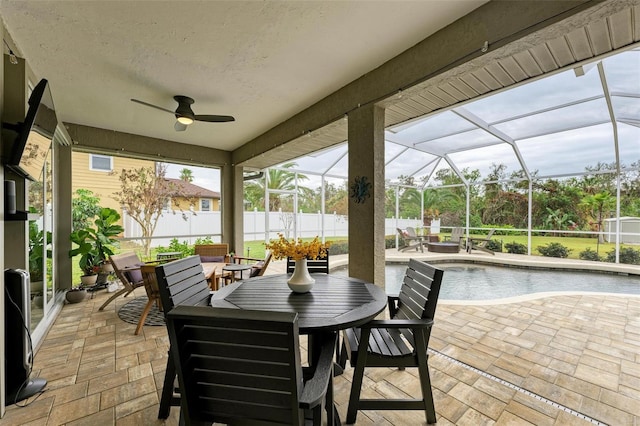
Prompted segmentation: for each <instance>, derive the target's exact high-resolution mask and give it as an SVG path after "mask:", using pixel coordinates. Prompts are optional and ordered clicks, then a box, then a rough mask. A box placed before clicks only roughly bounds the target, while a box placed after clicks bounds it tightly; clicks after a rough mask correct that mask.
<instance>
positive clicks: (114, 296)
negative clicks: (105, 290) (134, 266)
mask: <svg viewBox="0 0 640 426" xmlns="http://www.w3.org/2000/svg"><path fill="white" fill-rule="evenodd" d="M126 292H127V289H126V288H123V289H122V290H118V291H116V292H115V293H113V296H111V297H110V298H108V299H107V301H106V302H104V303H103V304H102V306H100V308H98V310H99V311H102V310H103V309H104V308H105V307H106V306H107V305H108V304H109V303H111V302H113V301H114V300H115V299H117V298H118V297H120V295H122V294H124V293H126Z"/></svg>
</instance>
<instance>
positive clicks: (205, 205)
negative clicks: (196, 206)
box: [200, 198, 211, 212]
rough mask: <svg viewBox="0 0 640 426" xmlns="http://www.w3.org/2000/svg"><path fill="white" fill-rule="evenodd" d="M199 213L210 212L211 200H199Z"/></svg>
mask: <svg viewBox="0 0 640 426" xmlns="http://www.w3.org/2000/svg"><path fill="white" fill-rule="evenodd" d="M200 211H203V212H210V211H211V198H201V199H200Z"/></svg>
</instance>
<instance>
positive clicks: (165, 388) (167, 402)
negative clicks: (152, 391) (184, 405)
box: [158, 351, 176, 419]
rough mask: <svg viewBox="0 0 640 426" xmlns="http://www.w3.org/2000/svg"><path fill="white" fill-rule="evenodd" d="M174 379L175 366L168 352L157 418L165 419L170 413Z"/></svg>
mask: <svg viewBox="0 0 640 426" xmlns="http://www.w3.org/2000/svg"><path fill="white" fill-rule="evenodd" d="M175 378H176V366H175V364H174V363H173V356H171V351H169V357H168V358H167V369H166V370H165V371H164V383H163V384H162V395H161V396H160V408H159V409H158V418H159V419H166V418H168V417H169V412H170V411H171V399H172V398H173V381H174V380H175Z"/></svg>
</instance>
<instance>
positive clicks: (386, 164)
mask: <svg viewBox="0 0 640 426" xmlns="http://www.w3.org/2000/svg"><path fill="white" fill-rule="evenodd" d="M385 140H389V139H388V138H386V137H385ZM389 142H392V143H395V144H396V145H401V146H404V147H405V149H403V150H402V151H400V152H399V153H397V154H396V155H394V156H393V157H392V158H391V159H390V160H389V161H387V162H386V163H384V165H385V167H386V166H388V165H389V163H391V162H392V161H393V160H395V159H396V158H398V157H400V156H401V155H402V154H404V153H405V152H407V151H408V150H409V148H408V147H406V145H404V144H401V143H398V142H394V141H389Z"/></svg>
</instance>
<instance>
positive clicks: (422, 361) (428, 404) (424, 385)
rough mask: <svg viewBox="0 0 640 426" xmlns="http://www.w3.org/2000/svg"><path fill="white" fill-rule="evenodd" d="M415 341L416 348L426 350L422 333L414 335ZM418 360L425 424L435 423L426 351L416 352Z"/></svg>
mask: <svg viewBox="0 0 640 426" xmlns="http://www.w3.org/2000/svg"><path fill="white" fill-rule="evenodd" d="M414 337H415V339H416V347H419V348H426V347H427V343H426V341H427V337H426V336H425V335H424V332H417V333H415V334H414ZM417 358H418V376H419V377H420V388H421V389H422V401H423V402H424V411H425V414H426V416H427V423H428V424H433V423H435V422H436V407H435V405H434V404H433V392H432V391H431V377H429V355H428V354H427V351H426V350H424V351H417Z"/></svg>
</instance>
